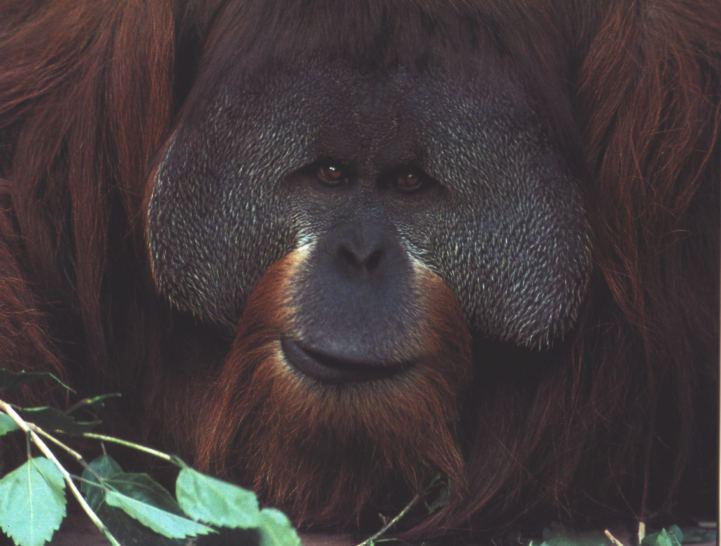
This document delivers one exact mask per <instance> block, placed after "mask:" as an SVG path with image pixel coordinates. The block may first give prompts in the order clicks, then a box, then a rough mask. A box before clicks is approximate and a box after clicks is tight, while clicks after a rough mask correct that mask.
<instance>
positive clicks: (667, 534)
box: [641, 525, 683, 546]
mask: <svg viewBox="0 0 721 546" xmlns="http://www.w3.org/2000/svg"><path fill="white" fill-rule="evenodd" d="M682 542H683V532H682V531H681V529H680V528H679V527H678V526H677V525H672V526H671V527H669V528H668V529H661V530H660V531H659V532H658V533H652V534H650V535H647V536H646V537H645V538H644V539H643V541H642V542H641V546H681V544H682Z"/></svg>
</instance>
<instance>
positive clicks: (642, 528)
mask: <svg viewBox="0 0 721 546" xmlns="http://www.w3.org/2000/svg"><path fill="white" fill-rule="evenodd" d="M644 538H646V522H645V521H639V522H638V544H639V546H640V545H641V543H642V542H643V539H644Z"/></svg>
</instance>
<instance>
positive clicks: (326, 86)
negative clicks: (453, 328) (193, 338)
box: [147, 65, 591, 361]
mask: <svg viewBox="0 0 721 546" xmlns="http://www.w3.org/2000/svg"><path fill="white" fill-rule="evenodd" d="M229 79H231V78H229ZM233 80H234V81H229V82H227V83H226V84H225V85H221V86H218V88H217V90H216V94H215V96H213V97H212V98H211V99H210V100H208V101H207V102H205V103H204V104H201V105H197V106H196V107H195V110H194V111H193V112H192V115H189V116H187V117H186V122H185V123H184V124H181V125H180V127H179V128H178V129H177V131H176V132H175V134H174V135H173V137H172V140H171V142H170V143H169V145H168V147H167V149H166V152H165V155H164V157H163V159H162V160H161V162H160V164H159V166H158V168H157V169H156V174H155V183H154V188H153V190H152V195H151V197H150V201H149V209H148V225H147V237H148V244H149V249H150V254H151V263H152V268H153V274H154V279H155V281H156V284H157V286H158V288H159V290H160V292H161V293H162V294H163V295H164V296H165V297H166V298H167V299H168V300H169V301H170V302H172V303H173V304H174V305H175V306H176V307H177V308H179V309H181V310H184V311H189V312H191V313H193V314H194V315H195V316H196V317H198V318H199V319H201V320H206V321H211V322H216V323H221V324H227V325H228V326H229V327H233V325H235V324H236V323H237V322H238V320H239V318H240V316H241V313H242V310H243V306H244V303H245V302H246V301H247V299H248V297H249V294H250V292H251V291H252V290H253V287H254V286H255V285H256V283H257V282H258V281H259V280H260V279H261V278H262V276H263V273H264V272H265V271H266V270H267V269H268V267H269V266H270V265H271V264H273V263H275V262H276V261H278V260H280V259H281V258H283V257H284V256H286V255H288V254H289V253H290V252H292V251H293V250H295V249H297V248H300V247H304V248H305V249H306V250H307V252H306V254H307V256H306V259H305V261H304V263H303V266H302V268H301V269H300V271H299V272H298V275H297V278H296V279H295V281H296V282H295V283H294V288H293V290H292V295H291V296H290V297H291V299H292V301H291V302H289V304H291V305H292V307H293V309H294V310H295V313H296V316H295V326H294V328H295V329H296V332H295V333H296V335H297V336H298V337H302V338H303V339H305V340H306V341H308V340H310V341H311V345H317V344H318V343H326V344H327V343H330V342H329V341H328V340H329V339H330V340H334V341H332V343H331V345H333V351H335V352H338V351H340V352H341V353H343V354H346V355H349V358H350V359H357V358H360V359H362V358H363V355H362V354H360V353H363V352H366V353H368V352H370V353H374V352H375V353H377V354H373V355H370V358H366V360H369V359H370V360H374V361H378V360H384V361H386V360H394V361H395V360H399V361H400V360H403V359H404V358H405V357H412V355H409V354H406V352H405V345H404V342H403V339H404V338H408V337H412V336H413V335H414V330H413V320H414V313H415V308H414V305H415V304H414V301H415V300H416V299H417V297H416V296H417V294H414V290H417V288H415V284H414V282H412V279H413V275H414V271H415V272H417V271H418V265H419V264H422V266H423V267H425V268H427V269H429V270H430V271H432V272H433V273H435V274H436V275H437V276H438V277H440V279H442V280H443V281H444V282H445V283H446V284H447V285H448V287H450V289H451V291H452V292H453V293H454V294H455V296H456V298H457V300H458V303H459V305H460V308H461V310H462V312H463V314H464V315H465V316H466V319H467V321H468V325H469V328H470V330H471V332H473V333H474V335H476V334H477V335H480V336H483V337H487V338H491V339H497V340H500V341H504V342H510V343H512V344H516V345H518V346H521V347H526V348H531V349H538V348H545V347H548V346H550V345H552V344H553V343H554V342H556V341H558V340H560V339H562V338H563V336H564V334H565V333H566V332H567V331H568V330H569V329H570V328H571V327H572V326H573V324H574V321H575V319H576V316H577V313H578V310H579V307H580V305H581V303H582V300H583V298H584V295H585V291H586V288H587V285H588V279H589V275H590V270H591V265H590V243H589V239H590V237H589V228H588V225H587V221H586V213H585V211H584V207H583V204H582V199H581V195H580V192H579V189H578V187H577V184H578V183H577V181H576V180H574V179H573V178H572V177H571V176H570V175H569V173H568V169H567V168H566V166H565V165H564V161H563V159H562V158H561V156H560V154H559V153H558V152H557V151H556V149H555V148H554V145H553V143H552V142H551V141H550V140H549V139H548V138H547V137H546V136H545V135H546V130H545V128H544V127H543V125H542V122H541V121H540V119H541V118H540V117H539V116H538V115H537V113H535V112H534V111H533V109H532V108H531V106H530V101H529V100H528V98H527V97H525V96H524V92H523V91H522V90H521V88H520V86H518V85H516V84H514V83H513V82H512V81H510V80H509V81H503V79H502V78H487V77H484V71H483V70H482V67H481V68H479V70H478V76H477V77H468V76H462V75H458V76H452V75H439V74H435V73H431V72H416V71H412V70H404V69H398V70H397V71H393V72H384V73H382V74H379V73H372V74H360V73H358V72H355V71H353V70H352V69H351V68H348V67H344V66H333V65H326V66H322V67H321V66H314V65H309V66H303V67H296V68H287V67H286V68H284V67H282V66H274V67H273V70H272V71H270V70H269V71H267V72H264V73H260V74H255V75H254V76H253V77H247V78H244V79H243V78H234V79H233ZM323 161H325V163H323ZM328 162H331V163H332V164H333V165H341V166H342V167H343V174H344V177H345V179H344V181H343V183H341V184H339V185H337V186H336V185H328V184H324V183H323V181H322V180H319V178H318V166H319V165H321V166H322V165H327V164H328ZM407 172H412V173H414V174H417V175H418V176H420V177H421V178H422V179H423V184H422V187H421V188H420V189H418V190H417V191H410V192H404V191H400V190H399V189H398V187H397V186H396V184H395V181H396V180H398V178H399V176H403V175H405V173H407ZM354 245H355V247H354ZM345 247H348V248H350V250H351V254H353V255H354V256H356V257H358V256H360V257H361V258H363V259H365V258H367V257H368V255H370V254H372V252H373V250H374V249H375V248H381V249H383V252H382V253H383V256H384V261H383V266H382V273H379V274H378V276H379V279H380V280H377V282H376V281H373V279H371V280H370V281H368V282H367V283H361V284H362V286H361V284H359V283H357V282H355V281H348V277H347V276H346V277H343V275H341V274H339V273H338V271H339V268H340V270H342V269H343V267H346V266H347V264H345V265H343V264H340V265H339V264H338V263H337V261H338V260H341V261H342V260H343V258H342V257H341V258H339V257H338V256H342V255H344V254H343V253H344V252H346V250H347V248H346V250H343V248H345ZM351 247H352V248H351ZM356 247H357V248H356ZM346 254H347V253H346ZM353 259H354V258H353V257H351V258H350V261H351V262H353ZM334 260H335V262H334ZM349 267H351V269H352V268H353V267H354V266H352V265H351V266H349ZM348 275H351V274H350V273H349V274H348ZM351 276H352V275H351ZM323 340H325V341H323ZM368 356H369V355H366V357H368Z"/></svg>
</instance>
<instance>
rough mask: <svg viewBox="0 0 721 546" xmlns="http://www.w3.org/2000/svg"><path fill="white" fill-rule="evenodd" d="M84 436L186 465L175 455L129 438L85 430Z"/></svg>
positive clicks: (177, 464)
mask: <svg viewBox="0 0 721 546" xmlns="http://www.w3.org/2000/svg"><path fill="white" fill-rule="evenodd" d="M83 438H92V439H93V440H100V441H102V442H108V443H111V444H118V445H121V446H125V447H129V448H131V449H136V450H138V451H142V452H143V453H147V454H148V455H152V456H153V457H157V458H158V459H162V460H164V461H166V462H169V463H172V464H174V465H176V466H180V467H182V466H184V463H182V461H181V460H180V459H179V458H178V457H176V456H175V455H170V454H169V453H163V452H162V451H158V450H157V449H153V448H152V447H146V446H143V445H140V444H136V443H134V442H129V441H128V440H123V439H122V438H116V437H115V436H107V435H105V434H97V433H95V432H84V433H83Z"/></svg>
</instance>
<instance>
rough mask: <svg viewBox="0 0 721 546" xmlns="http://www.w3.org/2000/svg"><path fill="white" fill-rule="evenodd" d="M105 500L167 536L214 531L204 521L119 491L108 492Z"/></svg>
mask: <svg viewBox="0 0 721 546" xmlns="http://www.w3.org/2000/svg"><path fill="white" fill-rule="evenodd" d="M105 502H106V503H107V504H108V505H109V506H114V507H115V508H119V509H120V510H122V511H123V512H125V513H126V514H127V515H129V516H130V517H131V518H133V519H135V520H137V521H139V522H140V523H142V524H143V525H145V526H146V527H147V528H148V529H151V530H153V531H155V532H156V533H158V534H160V535H163V536H164V537H167V538H187V537H194V536H197V535H205V534H208V533H213V532H214V530H213V529H211V528H210V527H206V526H205V525H203V524H202V523H198V522H197V521H193V520H191V519H188V518H184V517H182V516H178V515H176V514H173V513H171V512H168V511H166V510H162V509H160V508H156V507H155V506H153V505H152V504H148V503H146V502H143V501H139V500H136V499H133V498H131V497H128V496H127V495H123V494H122V493H118V492H117V491H108V492H106V494H105Z"/></svg>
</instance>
